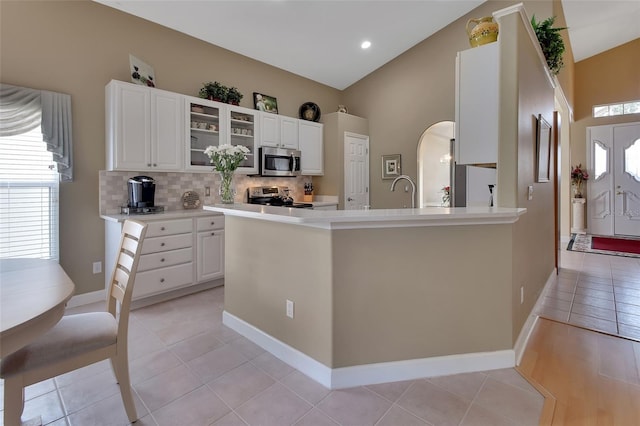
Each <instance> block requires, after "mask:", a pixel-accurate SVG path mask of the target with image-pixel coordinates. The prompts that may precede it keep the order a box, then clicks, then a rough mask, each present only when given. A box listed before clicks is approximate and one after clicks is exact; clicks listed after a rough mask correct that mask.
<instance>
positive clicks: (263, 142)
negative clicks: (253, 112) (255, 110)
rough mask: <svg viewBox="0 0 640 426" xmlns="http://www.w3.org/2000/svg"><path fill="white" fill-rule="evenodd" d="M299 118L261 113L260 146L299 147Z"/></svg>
mask: <svg viewBox="0 0 640 426" xmlns="http://www.w3.org/2000/svg"><path fill="white" fill-rule="evenodd" d="M298 121H299V120H298V119H297V118H293V117H287V116H284V115H277V114H271V113H268V112H261V113H260V146H272V147H277V148H287V149H298Z"/></svg>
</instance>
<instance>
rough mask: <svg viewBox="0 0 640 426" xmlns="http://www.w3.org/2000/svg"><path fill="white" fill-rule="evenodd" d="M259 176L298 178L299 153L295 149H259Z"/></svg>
mask: <svg viewBox="0 0 640 426" xmlns="http://www.w3.org/2000/svg"><path fill="white" fill-rule="evenodd" d="M260 175H261V176H281V177H282V176H299V175H300V151H298V150H297V149H283V148H271V147H262V148H260Z"/></svg>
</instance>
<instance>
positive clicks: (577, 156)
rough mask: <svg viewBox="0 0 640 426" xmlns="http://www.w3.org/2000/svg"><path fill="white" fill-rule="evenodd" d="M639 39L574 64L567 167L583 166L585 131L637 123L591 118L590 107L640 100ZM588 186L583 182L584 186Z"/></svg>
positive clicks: (637, 118)
mask: <svg viewBox="0 0 640 426" xmlns="http://www.w3.org/2000/svg"><path fill="white" fill-rule="evenodd" d="M638 52H640V39H636V40H633V41H631V42H629V43H625V44H623V45H621V46H618V47H616V48H614V49H611V50H608V51H606V52H604V53H601V54H599V55H596V56H593V57H591V58H587V59H584V60H582V61H580V62H578V63H576V64H575V91H576V95H575V100H576V102H575V108H574V118H575V122H574V123H573V124H572V126H571V164H572V165H576V164H578V163H582V165H586V162H587V148H586V147H587V142H586V138H587V127H590V126H601V125H607V124H619V123H630V122H634V121H640V116H639V114H629V115H622V116H617V117H603V118H593V117H592V108H593V106H594V105H601V104H609V103H616V102H623V101H634V100H635V101H637V100H639V99H640V71H639V70H640V53H638ZM588 184H589V183H588V182H587V185H588Z"/></svg>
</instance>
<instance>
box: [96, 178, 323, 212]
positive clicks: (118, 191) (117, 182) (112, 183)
mask: <svg viewBox="0 0 640 426" xmlns="http://www.w3.org/2000/svg"><path fill="white" fill-rule="evenodd" d="M140 175H142V176H149V177H151V178H153V179H154V180H155V181H156V192H155V204H156V205H157V206H164V207H165V209H166V210H182V209H183V207H182V194H184V193H185V192H186V191H194V192H196V193H197V194H198V195H199V196H200V200H201V201H202V204H215V203H219V202H220V197H219V196H218V187H219V185H220V177H219V175H218V174H217V173H215V172H211V173H188V172H187V173H183V172H176V173H169V172H140V173H136V172H111V171H106V170H101V171H100V174H99V186H100V195H99V200H100V214H118V213H120V207H121V206H126V205H127V201H128V194H127V181H128V180H129V178H131V177H133V176H140ZM233 180H234V184H235V187H236V191H237V193H236V199H235V200H236V202H238V203H246V202H247V188H248V187H250V186H262V185H274V186H287V187H289V189H290V190H291V196H292V197H293V199H294V200H295V201H302V198H303V195H304V184H305V182H311V181H312V179H311V177H310V176H302V177H295V178H264V177H259V176H246V175H235V176H234V179H233ZM207 186H208V187H209V188H210V189H211V195H210V196H208V197H205V195H204V194H205V187H207Z"/></svg>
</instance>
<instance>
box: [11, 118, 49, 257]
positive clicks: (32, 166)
mask: <svg viewBox="0 0 640 426" xmlns="http://www.w3.org/2000/svg"><path fill="white" fill-rule="evenodd" d="M59 179H60V175H59V174H58V172H57V170H56V164H55V163H54V161H53V157H52V154H51V153H50V152H48V151H47V146H46V143H45V142H44V141H43V137H42V133H41V131H40V127H39V126H38V127H37V128H36V129H35V130H32V131H30V132H28V133H24V134H21V135H14V136H6V137H0V258H40V259H54V260H59V254H58V253H59V242H58V184H59Z"/></svg>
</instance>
